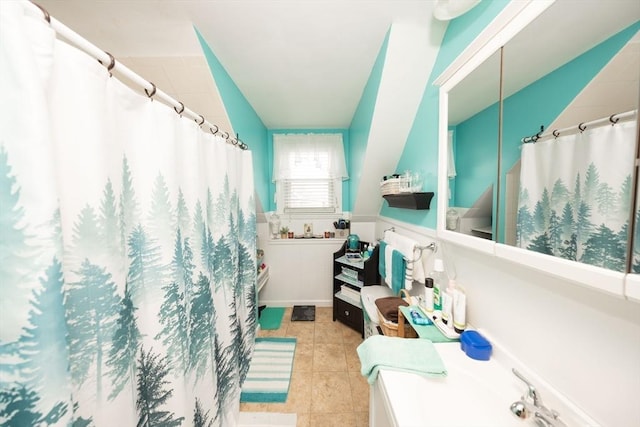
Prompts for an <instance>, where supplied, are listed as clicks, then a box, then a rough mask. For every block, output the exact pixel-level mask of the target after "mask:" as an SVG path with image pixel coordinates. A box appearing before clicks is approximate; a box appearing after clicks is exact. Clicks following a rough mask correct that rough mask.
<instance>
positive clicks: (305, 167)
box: [273, 134, 347, 212]
mask: <svg viewBox="0 0 640 427" xmlns="http://www.w3.org/2000/svg"><path fill="white" fill-rule="evenodd" d="M273 143H274V167H273V180H274V182H276V187H277V191H278V192H279V193H280V194H279V195H278V202H279V203H280V204H282V205H281V206H279V210H280V211H282V212H335V211H337V210H338V209H340V207H341V206H340V200H339V198H340V197H338V191H337V190H339V188H336V187H337V186H338V185H340V183H341V181H342V179H346V178H347V174H346V167H345V161H344V148H343V145H342V135H341V134H274V137H273Z"/></svg>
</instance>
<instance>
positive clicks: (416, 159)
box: [380, 0, 509, 228]
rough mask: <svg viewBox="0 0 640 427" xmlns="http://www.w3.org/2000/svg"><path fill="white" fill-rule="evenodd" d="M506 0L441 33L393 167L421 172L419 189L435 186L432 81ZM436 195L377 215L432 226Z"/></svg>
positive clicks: (482, 7) (434, 91)
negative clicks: (423, 206)
mask: <svg viewBox="0 0 640 427" xmlns="http://www.w3.org/2000/svg"><path fill="white" fill-rule="evenodd" d="M508 2H509V1H508V0H493V1H487V0H484V1H482V2H480V4H479V5H478V6H476V7H475V8H473V9H472V10H471V11H469V12H468V13H466V14H464V15H462V16H461V17H460V18H457V19H454V20H452V21H451V22H450V23H449V25H448V27H447V31H446V33H445V35H444V38H443V41H442V44H441V46H440V51H439V53H438V57H437V59H436V62H435V64H434V66H433V69H432V70H425V72H429V71H430V72H431V73H430V76H429V82H428V84H427V87H426V89H425V92H424V94H423V97H422V102H421V103H420V106H419V108H418V112H417V114H416V118H415V120H414V123H413V126H412V129H411V131H410V133H409V136H408V138H407V142H406V145H405V148H404V151H403V152H402V156H401V157H400V160H399V162H398V166H397V168H396V172H397V173H402V172H404V171H405V170H411V171H414V172H417V171H422V174H423V176H424V178H425V179H424V184H423V191H433V192H436V191H437V186H438V179H437V174H438V102H439V96H438V91H439V88H437V87H435V86H434V85H433V81H434V80H435V79H436V78H437V77H438V76H439V75H440V74H441V73H442V72H443V71H444V70H445V69H446V68H447V67H448V66H449V65H450V64H451V62H452V61H453V60H454V59H455V58H457V57H458V55H460V53H462V51H463V50H464V49H465V48H466V47H467V46H468V45H469V44H470V43H471V42H472V41H473V39H474V38H475V37H477V35H478V34H480V32H481V31H482V30H483V29H484V28H485V27H486V26H487V25H488V24H489V23H490V22H491V20H493V19H494V18H495V17H496V16H497V15H498V13H499V12H500V11H501V10H502V9H503V8H504V6H505V5H506V4H507V3H508ZM436 199H437V196H436V197H434V198H433V200H432V202H431V209H430V210H429V211H427V212H426V214H425V211H412V210H408V209H397V208H390V207H389V206H388V205H387V204H386V202H385V203H384V204H383V206H382V209H381V210H380V215H383V216H386V217H389V218H393V219H396V220H399V221H404V222H407V223H410V224H415V225H420V226H424V227H428V228H435V227H436V212H437V200H436Z"/></svg>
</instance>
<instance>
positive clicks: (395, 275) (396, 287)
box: [391, 249, 411, 294]
mask: <svg viewBox="0 0 640 427" xmlns="http://www.w3.org/2000/svg"><path fill="white" fill-rule="evenodd" d="M391 260H392V263H391V290H392V291H393V293H394V294H398V293H400V289H404V288H406V286H405V272H406V269H407V262H406V261H405V259H404V256H403V255H402V253H400V251H397V250H395V249H394V250H393V251H392V253H391ZM407 289H408V290H411V284H409V287H408V288H407Z"/></svg>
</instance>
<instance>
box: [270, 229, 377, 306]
mask: <svg viewBox="0 0 640 427" xmlns="http://www.w3.org/2000/svg"><path fill="white" fill-rule="evenodd" d="M285 222H286V223H285ZM304 222H305V220H287V221H283V225H288V226H290V227H291V228H292V229H293V230H295V231H296V233H302V224H303V223H304ZM306 222H313V223H314V234H318V233H320V232H322V231H324V230H325V229H331V230H332V231H334V230H333V225H331V226H330V227H329V226H328V225H327V224H326V223H324V222H323V221H315V222H314V221H310V220H306ZM331 223H332V221H328V224H331ZM374 227H375V224H374V223H373V222H371V223H361V222H359V223H352V227H351V232H352V233H355V234H358V236H359V237H360V240H362V241H370V240H371V239H373V238H374V233H373V231H374ZM344 241H345V239H338V238H336V239H285V240H279V239H278V240H272V239H271V238H270V237H269V235H268V224H265V223H259V224H258V248H260V249H262V250H264V253H265V254H264V263H265V264H267V265H268V266H269V281H268V282H267V284H266V285H265V286H264V288H263V289H262V290H261V291H260V293H259V294H258V303H259V304H261V305H263V304H264V305H270V306H285V307H288V306H293V305H317V306H319V307H323V306H324V307H331V306H332V304H333V292H332V291H333V253H334V252H336V251H338V249H340V248H341V247H342V244H343V243H344Z"/></svg>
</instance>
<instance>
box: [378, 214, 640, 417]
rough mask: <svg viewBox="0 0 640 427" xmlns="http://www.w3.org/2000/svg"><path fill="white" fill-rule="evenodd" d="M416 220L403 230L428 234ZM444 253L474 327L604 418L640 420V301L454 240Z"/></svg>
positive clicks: (382, 224)
mask: <svg viewBox="0 0 640 427" xmlns="http://www.w3.org/2000/svg"><path fill="white" fill-rule="evenodd" d="M390 225H394V226H396V228H399V227H398V224H397V223H395V222H389V221H387V220H384V219H381V220H380V221H378V223H377V225H376V229H377V230H378V229H384V228H388V226H390ZM408 227H409V229H407V230H400V232H403V233H404V234H407V235H413V236H414V237H415V238H417V239H424V235H422V234H420V233H416V232H415V230H414V229H412V226H408ZM429 232H432V231H431V230H429ZM439 254H440V255H441V256H442V255H444V260H445V265H446V267H447V269H448V270H449V272H451V271H455V273H454V274H455V275H456V280H457V282H458V283H460V284H461V285H462V286H463V287H464V288H465V290H466V292H467V295H468V298H467V299H468V311H467V318H468V320H469V322H470V323H472V324H473V326H474V327H476V328H478V329H482V330H483V331H486V333H487V334H488V335H489V336H490V337H491V339H492V340H494V342H496V343H499V344H500V345H501V346H502V347H504V348H505V349H506V350H508V352H509V353H511V354H512V355H513V356H515V357H516V358H517V359H518V360H519V361H520V362H522V363H523V364H524V365H525V366H526V367H527V368H528V369H530V370H531V371H532V372H534V373H535V374H536V375H537V376H539V377H540V378H542V379H544V380H545V381H546V382H548V383H549V384H550V385H551V386H552V387H553V388H555V389H556V390H557V391H559V392H560V393H562V394H563V395H564V396H566V397H567V398H568V399H569V400H570V401H571V402H572V403H573V404H575V405H576V406H577V407H578V408H580V409H582V410H583V411H584V412H586V413H587V414H588V415H589V416H590V417H591V418H593V419H594V420H595V421H596V422H598V423H599V424H601V425H602V426H611V427H618V426H619V427H626V426H629V427H631V426H640V411H638V410H637V402H638V396H640V304H638V303H634V302H630V301H626V300H624V299H622V298H617V297H613V296H610V295H607V294H604V293H600V292H598V291H595V290H591V289H588V288H584V287H581V286H579V285H575V284H573V283H570V282H567V281H564V280H561V279H558V278H555V277H553V276H551V275H547V274H545V273H541V272H539V271H537V270H533V269H528V268H526V267H522V266H518V265H515V264H512V263H510V262H508V261H504V260H500V259H498V258H496V257H494V256H490V255H484V254H480V253H478V252H475V251H472V250H469V249H465V248H462V247H459V246H454V245H451V244H447V245H441V250H440V251H439ZM523 391H524V389H523ZM542 397H543V400H544V399H545V394H544V393H543V395H542ZM518 398H519V396H514V401H515V400H517V399H518ZM547 401H548V402H553V400H552V399H550V398H549V396H547ZM550 406H554V405H553V403H551V405H550ZM505 410H508V408H505Z"/></svg>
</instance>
